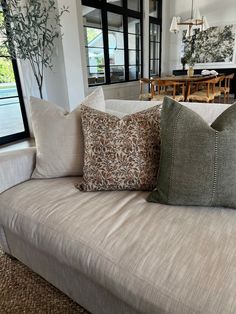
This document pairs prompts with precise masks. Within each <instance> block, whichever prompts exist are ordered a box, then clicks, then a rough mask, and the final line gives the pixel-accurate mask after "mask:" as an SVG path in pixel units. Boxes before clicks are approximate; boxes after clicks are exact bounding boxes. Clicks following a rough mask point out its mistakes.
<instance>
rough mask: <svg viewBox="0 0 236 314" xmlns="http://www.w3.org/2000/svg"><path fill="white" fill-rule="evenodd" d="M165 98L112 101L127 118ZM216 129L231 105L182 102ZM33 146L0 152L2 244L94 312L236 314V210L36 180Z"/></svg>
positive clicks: (58, 180)
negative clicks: (218, 119)
mask: <svg viewBox="0 0 236 314" xmlns="http://www.w3.org/2000/svg"><path fill="white" fill-rule="evenodd" d="M156 103H157V102H133V101H120V100H108V101H106V106H107V110H108V111H110V112H112V113H113V114H116V115H117V116H119V117H121V116H123V115H125V114H126V113H130V112H136V111H139V110H142V109H145V108H148V107H151V106H153V105H155V104H156ZM184 105H186V106H188V107H189V108H192V109H193V110H194V111H196V112H197V113H198V114H200V115H201V116H203V117H204V118H205V120H206V121H207V122H208V123H211V122H212V121H213V120H214V119H215V118H216V117H217V116H218V115H219V114H220V113H222V112H223V111H224V110H225V109H226V108H227V107H228V106H227V105H220V104H194V103H192V104H184ZM34 166H35V148H27V149H22V150H18V151H11V152H5V153H1V154H0V193H1V194H0V247H1V248H2V250H4V251H5V252H7V253H9V254H11V255H12V256H14V257H16V258H17V259H19V260H20V261H22V262H23V263H24V264H26V265H27V266H28V267H30V268H31V269H33V270H34V271H35V272H36V273H38V274H39V275H41V276H42V277H44V278H45V279H46V280H48V281H49V282H51V283H52V284H53V285H55V286H56V287H58V288H59V289H60V290H61V291H63V292H64V293H65V294H67V295H68V296H70V297H71V298H72V299H74V300H75V301H76V302H78V303H79V304H81V305H82V306H84V307H85V308H86V309H88V310H89V311H91V312H92V313H101V314H102V313H105V314H108V313H109V314H113V313H114V314H121V313H122V314H124V313H127V314H133V313H147V314H151V313H158V314H159V313H176V314H184V313H211V314H217V313H221V314H222V313H224V314H226V313H236V212H235V210H233V209H224V208H208V207H184V206H167V205H161V204H154V203H148V202H147V201H146V198H147V196H148V192H141V191H132V192H131V191H116V192H81V191H79V190H78V189H76V188H75V186H74V184H75V183H78V180H81V178H78V177H65V178H56V179H31V174H32V171H33V169H34Z"/></svg>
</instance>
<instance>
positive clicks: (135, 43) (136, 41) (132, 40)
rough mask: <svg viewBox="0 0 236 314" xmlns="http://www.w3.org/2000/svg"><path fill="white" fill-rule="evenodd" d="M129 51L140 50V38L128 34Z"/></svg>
mask: <svg viewBox="0 0 236 314" xmlns="http://www.w3.org/2000/svg"><path fill="white" fill-rule="evenodd" d="M128 39H129V49H135V50H141V36H137V35H132V34H129V37H128Z"/></svg>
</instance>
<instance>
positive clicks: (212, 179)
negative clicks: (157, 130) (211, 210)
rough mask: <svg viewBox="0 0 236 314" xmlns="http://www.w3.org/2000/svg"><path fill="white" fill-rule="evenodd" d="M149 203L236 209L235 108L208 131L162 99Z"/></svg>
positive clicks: (195, 117) (185, 111) (182, 109)
mask: <svg viewBox="0 0 236 314" xmlns="http://www.w3.org/2000/svg"><path fill="white" fill-rule="evenodd" d="M148 200H149V201H153V202H160V203H164V204H172V205H201V206H223V207H231V208H236V105H232V106H231V107H229V108H228V109H227V110H225V111H224V112H223V113H222V114H221V115H220V116H219V117H218V118H217V119H216V120H215V121H214V122H213V123H212V125H211V126H209V125H208V124H207V123H206V122H205V121H204V120H203V119H202V118H201V117H200V116H199V115H198V114H196V113H195V112H193V111H192V110H190V109H188V108H186V107H185V106H183V105H181V104H179V103H177V102H175V101H174V100H172V99H170V98H165V101H164V103H163V110H162V119H161V159H160V168H159V174H158V180H157V186H156V189H155V190H154V191H153V192H152V193H151V195H150V196H149V198H148Z"/></svg>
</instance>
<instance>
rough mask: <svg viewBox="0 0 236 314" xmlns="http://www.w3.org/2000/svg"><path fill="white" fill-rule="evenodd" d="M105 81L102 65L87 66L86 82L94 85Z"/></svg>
mask: <svg viewBox="0 0 236 314" xmlns="http://www.w3.org/2000/svg"><path fill="white" fill-rule="evenodd" d="M103 83H105V69H104V67H102V66H101V67H99V70H98V68H97V67H88V84H89V85H96V84H103Z"/></svg>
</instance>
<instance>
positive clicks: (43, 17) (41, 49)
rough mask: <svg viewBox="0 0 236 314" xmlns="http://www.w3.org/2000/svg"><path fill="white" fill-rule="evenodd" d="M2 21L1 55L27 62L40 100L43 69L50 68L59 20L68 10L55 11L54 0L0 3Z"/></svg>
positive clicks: (64, 8)
mask: <svg viewBox="0 0 236 314" xmlns="http://www.w3.org/2000/svg"><path fill="white" fill-rule="evenodd" d="M2 8H3V11H4V17H5V18H4V19H2V21H1V22H2V23H0V31H1V34H2V35H1V37H2V38H3V40H2V44H1V48H2V49H1V55H2V54H4V52H5V51H6V50H7V55H9V56H10V57H11V58H14V59H16V58H19V59H22V60H28V61H29V63H30V65H31V68H32V71H33V74H34V77H35V79H36V82H37V85H38V89H39V94H40V97H41V98H43V93H42V87H43V79H44V70H45V68H49V69H52V67H53V63H52V56H53V52H54V50H55V40H56V39H57V38H59V37H60V36H61V32H60V27H61V24H60V18H61V16H62V15H63V14H64V13H65V12H68V8H67V7H63V8H61V9H60V10H58V9H57V6H56V1H55V0H26V1H24V3H23V2H22V0H11V1H2Z"/></svg>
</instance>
